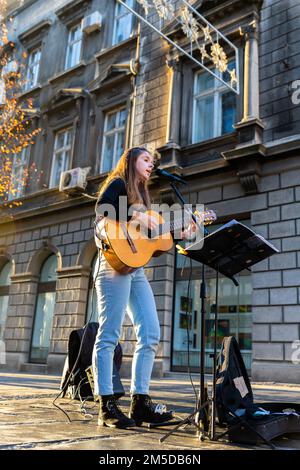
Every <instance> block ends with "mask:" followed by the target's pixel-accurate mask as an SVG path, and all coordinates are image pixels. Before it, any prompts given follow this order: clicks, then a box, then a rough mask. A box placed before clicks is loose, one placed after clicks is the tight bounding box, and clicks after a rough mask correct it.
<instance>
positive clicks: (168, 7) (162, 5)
mask: <svg viewBox="0 0 300 470" xmlns="http://www.w3.org/2000/svg"><path fill="white" fill-rule="evenodd" d="M152 1H153V4H154V7H155V9H156V11H157V13H158V15H159V16H160V17H161V18H164V19H165V20H171V19H172V18H174V14H175V8H174V5H173V4H172V2H171V1H170V0H152Z"/></svg>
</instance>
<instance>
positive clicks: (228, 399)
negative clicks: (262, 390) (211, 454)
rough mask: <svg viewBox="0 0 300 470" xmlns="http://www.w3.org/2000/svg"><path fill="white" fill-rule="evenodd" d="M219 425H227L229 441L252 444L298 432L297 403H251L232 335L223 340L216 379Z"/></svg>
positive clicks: (298, 414) (248, 385)
mask: <svg viewBox="0 0 300 470" xmlns="http://www.w3.org/2000/svg"><path fill="white" fill-rule="evenodd" d="M216 408H217V414H218V421H219V423H220V424H226V425H228V436H229V440H231V441H233V442H240V443H247V444H255V443H257V442H259V441H260V440H265V441H268V442H269V441H270V440H271V439H274V438H275V437H278V436H281V435H282V434H286V433H292V432H300V404H295V403H259V404H255V403H254V402H253V392H252V388H251V383H250V380H249V376H248V374H247V370H246V367H245V364H244V361H243V358H242V355H241V352H240V349H239V345H238V343H237V341H236V339H235V337H234V336H228V337H225V338H224V339H223V342H222V346H221V352H220V356H219V366H218V369H217V380H216Z"/></svg>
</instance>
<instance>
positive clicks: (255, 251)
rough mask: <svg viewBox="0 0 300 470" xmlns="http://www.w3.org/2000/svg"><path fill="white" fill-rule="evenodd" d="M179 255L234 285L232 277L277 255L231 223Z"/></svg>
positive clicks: (262, 241) (268, 245) (238, 224)
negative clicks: (225, 278)
mask: <svg viewBox="0 0 300 470" xmlns="http://www.w3.org/2000/svg"><path fill="white" fill-rule="evenodd" d="M203 240H204V243H203ZM197 246H199V249H197ZM180 251H182V254H185V255H186V256H188V257H189V258H192V259H193V260H195V261H199V262H200V263H204V264H206V265H207V266H210V267H211V268H213V269H215V270H218V271H219V272H220V273H221V274H223V275H224V276H227V277H229V278H230V279H232V280H233V282H235V283H236V281H235V280H234V278H233V276H234V275H235V274H237V273H239V272H240V271H242V270H243V269H249V268H250V266H253V265H254V264H256V263H258V262H260V261H262V260H264V259H265V258H268V257H269V256H272V255H273V254H275V253H279V250H277V248H276V247H275V246H274V245H272V243H270V242H269V241H267V240H265V238H264V237H262V236H261V235H259V234H257V233H255V232H254V231H253V230H252V229H250V228H249V227H247V226H246V225H244V224H242V223H241V222H238V221H237V220H235V219H233V220H231V221H230V222H228V223H227V224H224V225H222V227H220V228H219V229H217V230H215V231H214V232H212V233H210V234H209V235H207V236H206V237H205V238H204V239H202V240H200V241H198V242H196V243H193V244H191V245H189V246H187V247H185V248H184V249H182V250H180V248H179V253H180Z"/></svg>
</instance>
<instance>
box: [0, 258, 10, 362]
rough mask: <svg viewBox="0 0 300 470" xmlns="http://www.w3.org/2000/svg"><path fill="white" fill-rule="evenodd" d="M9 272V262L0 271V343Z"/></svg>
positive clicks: (4, 316)
mask: <svg viewBox="0 0 300 470" xmlns="http://www.w3.org/2000/svg"><path fill="white" fill-rule="evenodd" d="M11 271H12V265H11V263H10V262H9V261H8V262H7V263H5V265H4V266H3V267H2V269H1V270H0V341H3V339H4V329H5V323H6V317H7V308H8V299H9V295H8V294H9V286H10V276H11ZM0 364H1V361H0Z"/></svg>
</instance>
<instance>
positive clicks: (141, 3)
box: [137, 0, 151, 15]
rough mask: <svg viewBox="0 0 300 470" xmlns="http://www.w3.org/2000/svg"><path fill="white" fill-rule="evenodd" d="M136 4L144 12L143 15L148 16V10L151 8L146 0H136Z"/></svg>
mask: <svg viewBox="0 0 300 470" xmlns="http://www.w3.org/2000/svg"><path fill="white" fill-rule="evenodd" d="M137 2H138V3H139V4H140V5H142V7H143V8H144V10H145V14H146V15H148V13H149V9H150V8H151V5H150V3H148V2H147V0H137Z"/></svg>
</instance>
